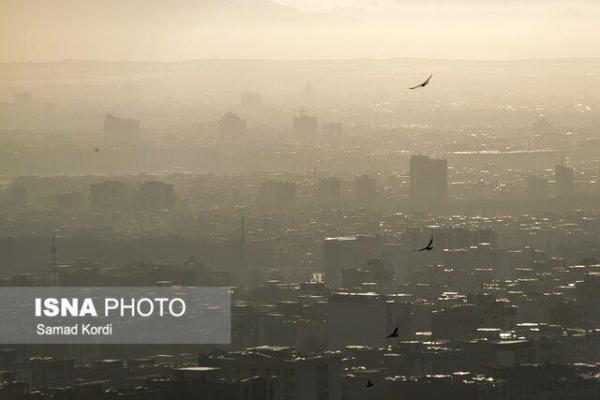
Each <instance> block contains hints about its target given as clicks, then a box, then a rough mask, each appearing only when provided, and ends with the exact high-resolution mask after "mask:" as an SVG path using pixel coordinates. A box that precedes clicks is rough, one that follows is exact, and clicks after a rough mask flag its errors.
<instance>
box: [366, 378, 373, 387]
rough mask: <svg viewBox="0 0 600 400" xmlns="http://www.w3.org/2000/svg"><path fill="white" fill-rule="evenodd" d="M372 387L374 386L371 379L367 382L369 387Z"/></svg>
mask: <svg viewBox="0 0 600 400" xmlns="http://www.w3.org/2000/svg"><path fill="white" fill-rule="evenodd" d="M371 386H373V382H371V380H370V379H369V380H368V381H367V387H371Z"/></svg>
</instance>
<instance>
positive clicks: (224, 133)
mask: <svg viewBox="0 0 600 400" xmlns="http://www.w3.org/2000/svg"><path fill="white" fill-rule="evenodd" d="M245 135H246V120H245V119H242V118H240V117H239V116H238V115H237V114H234V113H231V112H228V113H226V114H225V115H223V117H222V118H221V119H220V120H219V137H220V138H221V139H222V140H225V141H237V140H240V139H241V138H243V137H244V136H245Z"/></svg>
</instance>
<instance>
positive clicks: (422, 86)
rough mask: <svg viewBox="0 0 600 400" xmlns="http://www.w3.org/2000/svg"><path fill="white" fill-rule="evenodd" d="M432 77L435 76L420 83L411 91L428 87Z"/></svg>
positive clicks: (430, 76)
mask: <svg viewBox="0 0 600 400" xmlns="http://www.w3.org/2000/svg"><path fill="white" fill-rule="evenodd" d="M432 77H433V74H431V75H429V78H427V79H425V81H424V82H423V83H420V84H418V85H417V86H413V87H411V88H409V89H410V90H413V89H418V88H424V87H425V86H427V85H428V84H429V81H430V80H431V78H432Z"/></svg>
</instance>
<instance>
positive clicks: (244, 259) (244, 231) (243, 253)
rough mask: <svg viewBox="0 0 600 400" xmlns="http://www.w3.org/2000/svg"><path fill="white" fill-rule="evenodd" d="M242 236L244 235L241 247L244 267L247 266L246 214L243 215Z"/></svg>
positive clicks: (242, 265)
mask: <svg viewBox="0 0 600 400" xmlns="http://www.w3.org/2000/svg"><path fill="white" fill-rule="evenodd" d="M241 236H242V244H241V246H242V248H241V250H242V251H241V253H240V256H241V263H240V264H241V267H242V269H244V268H245V267H246V226H245V221H244V216H243V215H242V224H241Z"/></svg>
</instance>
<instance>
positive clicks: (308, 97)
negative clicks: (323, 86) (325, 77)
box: [302, 82, 317, 104]
mask: <svg viewBox="0 0 600 400" xmlns="http://www.w3.org/2000/svg"><path fill="white" fill-rule="evenodd" d="M316 98H317V91H316V90H315V87H314V86H313V84H312V83H310V82H308V83H307V84H306V85H305V86H304V89H303V90H302V100H303V101H304V102H305V103H307V104H310V103H312V102H313V101H315V99H316Z"/></svg>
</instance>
